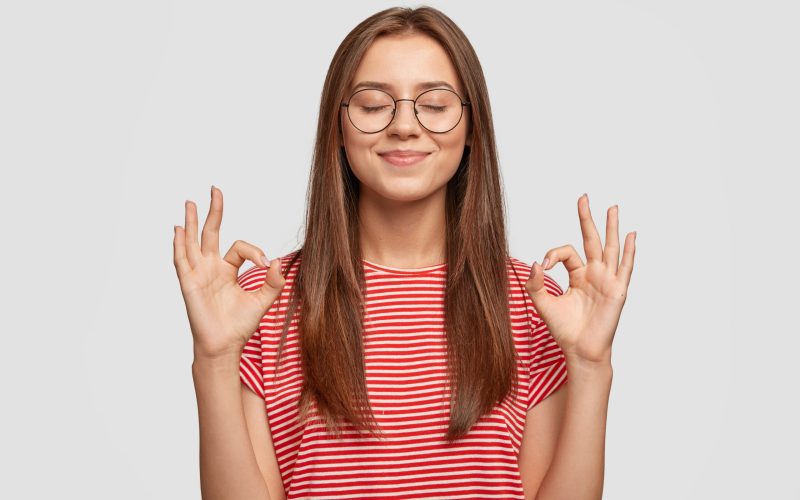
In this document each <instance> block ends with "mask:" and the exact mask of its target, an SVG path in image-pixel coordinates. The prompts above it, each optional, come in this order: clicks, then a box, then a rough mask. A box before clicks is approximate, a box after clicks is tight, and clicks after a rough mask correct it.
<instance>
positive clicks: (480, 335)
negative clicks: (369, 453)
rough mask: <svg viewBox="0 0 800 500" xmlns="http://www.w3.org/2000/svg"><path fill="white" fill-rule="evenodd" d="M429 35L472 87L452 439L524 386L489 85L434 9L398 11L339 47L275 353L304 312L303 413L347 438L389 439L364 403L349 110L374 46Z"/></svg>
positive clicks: (459, 216)
mask: <svg viewBox="0 0 800 500" xmlns="http://www.w3.org/2000/svg"><path fill="white" fill-rule="evenodd" d="M414 33H419V34H425V35H428V36H430V37H432V38H434V39H435V40H436V41H438V42H439V43H440V44H441V46H442V47H443V48H444V50H445V51H446V52H447V54H448V55H449V57H450V59H451V61H452V62H453V65H454V66H455V68H456V71H457V73H458V74H459V76H460V78H461V81H462V82H463V85H464V92H465V94H466V95H464V96H462V98H463V99H464V100H465V101H470V102H471V103H472V105H471V109H470V111H469V113H468V115H465V116H468V117H469V120H470V123H469V127H470V133H471V134H472V143H471V146H467V147H465V150H464V155H463V157H462V160H461V163H460V165H459V167H458V169H457V171H456V173H455V175H454V176H453V178H452V179H451V180H450V181H449V182H448V184H447V187H446V203H445V211H446V214H445V217H446V231H447V234H446V255H447V268H446V269H447V280H446V288H445V320H444V324H445V331H446V339H447V351H448V373H449V380H450V386H451V399H450V409H451V411H450V424H449V429H448V431H447V434H446V438H447V439H448V440H450V441H452V440H455V439H457V438H459V437H461V436H463V435H464V434H465V433H466V432H467V431H469V429H470V428H471V427H472V425H473V424H474V423H475V422H476V421H477V420H478V419H479V418H480V417H481V416H482V415H484V414H487V413H489V412H490V411H491V410H492V408H493V407H494V406H495V404H497V403H498V402H500V401H502V400H503V399H504V398H505V397H506V395H507V394H508V392H509V391H510V390H513V391H515V393H516V389H517V384H518V379H517V371H516V362H517V357H516V351H515V349H514V343H513V338H512V333H511V324H510V316H509V310H508V268H507V265H508V262H509V257H508V244H507V240H506V231H505V207H504V203H503V193H502V186H501V178H500V171H499V166H498V159H497V154H496V145H495V138H494V129H493V125H492V119H491V109H490V107H489V99H488V92H487V89H486V81H485V79H484V76H483V70H482V69H481V65H480V62H479V61H478V57H477V54H476V53H475V50H474V49H473V47H472V45H471V44H470V43H469V41H468V40H467V37H466V36H465V35H464V33H463V32H462V31H461V29H459V28H458V26H456V24H455V23H454V22H453V21H452V20H451V19H450V18H449V17H447V16H446V15H445V14H443V13H442V12H440V11H439V10H437V9H434V8H432V7H427V6H422V7H419V8H415V9H411V8H401V7H394V8H389V9H386V10H383V11H380V12H378V13H376V14H374V15H372V16H370V17H368V18H367V19H365V20H364V21H362V22H361V23H360V24H359V25H358V26H356V27H355V28H354V29H353V30H352V31H351V32H350V33H349V34H348V35H347V37H346V38H345V39H344V40H343V41H342V43H341V45H340V46H339V48H338V49H337V50H336V53H335V55H334V56H333V60H332V61H331V64H330V67H329V68H328V74H327V76H326V78H325V84H324V87H323V89H322V98H321V103H320V109H319V122H318V126H317V137H316V145H315V148H314V155H313V159H312V168H311V174H310V178H309V185H308V195H307V196H308V197H307V206H306V214H305V217H306V230H305V241H304V242H303V246H302V248H301V249H300V250H298V251H297V252H296V255H295V256H294V259H292V260H291V262H290V263H289V264H288V266H287V271H288V270H290V269H292V266H294V265H295V262H297V258H298V257H299V256H300V254H301V253H302V258H300V259H299V262H298V264H297V265H298V269H297V274H296V276H295V281H294V286H293V287H292V296H291V299H290V301H289V307H288V312H287V316H286V323H285V324H284V328H283V334H282V336H281V342H280V345H279V348H278V357H280V353H281V350H282V347H283V343H284V340H285V336H286V331H287V330H288V325H289V323H290V322H291V319H292V316H293V315H294V313H295V311H296V309H297V307H298V305H299V307H300V309H301V311H302V314H300V317H299V320H298V329H299V335H300V341H299V342H300V351H301V355H300V358H301V365H302V370H303V379H304V380H303V386H302V389H301V395H300V402H299V406H300V415H301V418H302V419H305V418H306V417H307V414H308V410H309V408H310V406H311V405H312V403H316V406H317V410H318V413H319V416H320V417H321V418H322V420H323V421H324V422H325V425H326V428H327V429H328V431H329V432H332V433H333V434H335V435H336V436H340V435H341V434H340V432H341V429H339V426H338V422H337V421H340V420H344V421H347V422H350V423H351V424H353V425H354V426H355V427H356V429H358V430H365V429H366V430H369V431H371V432H373V433H376V434H378V435H382V433H381V432H380V429H379V428H378V426H377V424H376V422H375V420H374V414H373V413H372V411H371V408H370V405H369V400H368V396H367V389H366V380H365V373H364V354H363V346H362V334H363V329H362V327H363V323H362V319H363V318H362V311H363V309H362V307H363V290H364V275H363V268H362V261H361V250H360V245H359V221H358V196H359V184H358V180H357V179H356V177H355V175H354V174H353V173H352V172H351V170H350V166H349V164H348V162H347V158H346V155H345V154H344V146H343V141H342V135H341V121H340V119H341V114H340V103H341V102H343V101H344V100H345V99H346V98H347V96H346V95H345V94H346V92H347V90H348V85H349V83H350V82H349V79H350V78H351V77H352V75H354V74H355V70H356V68H357V67H358V64H359V62H360V61H361V59H362V57H363V55H364V53H365V52H366V50H367V49H368V48H369V46H370V45H371V44H372V42H373V41H374V40H375V39H376V38H378V37H380V36H385V35H402V34H414Z"/></svg>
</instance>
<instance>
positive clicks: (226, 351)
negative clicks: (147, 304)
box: [173, 186, 286, 359]
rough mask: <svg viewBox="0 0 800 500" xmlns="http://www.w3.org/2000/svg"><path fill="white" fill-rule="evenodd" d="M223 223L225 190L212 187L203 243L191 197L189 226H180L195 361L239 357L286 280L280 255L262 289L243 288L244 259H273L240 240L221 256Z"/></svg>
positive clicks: (177, 242)
mask: <svg viewBox="0 0 800 500" xmlns="http://www.w3.org/2000/svg"><path fill="white" fill-rule="evenodd" d="M221 223H222V191H220V190H219V188H215V187H213V186H212V188H211V205H210V207H209V211H208V217H207V218H206V222H205V224H204V225H203V234H202V244H198V242H197V206H196V205H195V204H194V203H193V202H191V201H189V200H187V201H186V229H185V230H184V229H183V228H182V227H180V226H175V238H174V240H173V246H174V263H175V269H176V271H177V273H178V280H179V281H180V286H181V293H182V294H183V300H184V302H185V303H186V312H187V314H188V316H189V325H190V327H191V330H192V336H193V337H194V354H195V359H197V358H198V357H205V358H218V357H222V356H233V357H236V358H238V357H239V356H240V355H241V351H242V349H243V348H244V345H245V344H246V343H247V340H248V339H249V338H250V335H252V334H253V332H255V331H256V329H258V325H259V323H260V321H261V318H262V317H263V315H264V313H265V312H266V311H267V309H269V307H270V306H271V305H272V303H273V302H275V299H276V298H277V297H278V296H279V295H280V292H281V290H282V289H283V286H284V285H285V284H286V280H285V278H284V277H283V276H282V275H281V270H280V269H281V266H280V259H274V260H273V261H272V263H271V265H269V269H268V271H267V277H266V281H265V282H264V284H263V286H262V287H261V288H260V289H259V290H257V291H255V292H248V291H246V290H244V289H243V288H242V287H241V286H239V283H238V282H237V277H238V273H239V268H240V267H241V266H242V264H243V263H244V261H245V260H250V261H252V262H253V263H255V264H256V265H259V266H264V267H267V265H268V263H267V260H266V257H265V256H264V252H262V251H261V249H259V248H258V247H256V246H254V245H251V244H250V243H247V242H244V241H241V240H237V241H236V242H234V244H233V245H232V246H231V248H230V250H228V253H226V254H225V257H224V258H221V257H220V254H219V228H220V224H221Z"/></svg>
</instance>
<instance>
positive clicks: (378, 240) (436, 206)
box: [340, 34, 471, 268]
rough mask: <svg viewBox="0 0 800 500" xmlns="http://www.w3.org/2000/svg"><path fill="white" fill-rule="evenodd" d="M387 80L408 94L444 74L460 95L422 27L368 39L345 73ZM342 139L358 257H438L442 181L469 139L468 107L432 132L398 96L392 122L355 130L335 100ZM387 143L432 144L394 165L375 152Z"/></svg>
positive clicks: (408, 262) (407, 262)
mask: <svg viewBox="0 0 800 500" xmlns="http://www.w3.org/2000/svg"><path fill="white" fill-rule="evenodd" d="M366 80H370V81H379V82H385V83H388V84H390V85H391V88H390V89H389V90H388V91H389V93H390V94H391V95H393V96H394V98H395V99H414V98H416V97H417V96H418V95H419V94H420V93H421V92H422V91H423V90H427V89H425V88H418V86H417V85H418V83H419V82H426V81H434V80H443V81H446V82H448V83H450V84H451V85H452V86H453V87H454V88H455V89H456V92H457V93H458V94H459V95H460V96H461V97H462V100H463V99H464V95H465V93H464V89H463V86H462V84H461V82H460V81H459V78H458V73H457V72H456V69H455V67H454V66H453V64H452V63H451V62H450V58H449V57H448V56H447V53H446V52H445V51H444V49H443V48H442V47H441V46H440V45H439V44H438V43H437V42H436V41H435V40H434V39H432V38H430V37H428V36H426V35H420V34H415V35H402V36H390V37H381V38H379V39H377V40H375V42H374V43H373V44H372V45H371V46H370V48H369V49H368V50H367V52H366V53H365V55H364V58H363V59H362V60H361V63H360V64H359V66H358V68H357V69H356V71H355V74H354V75H353V78H352V79H351V81H350V89H349V90H350V92H348V94H347V95H348V97H347V98H345V99H348V98H349V96H350V95H352V92H353V91H354V88H353V85H355V84H357V83H359V82H362V81H366ZM340 120H341V123H342V130H343V142H344V147H345V152H346V154H347V159H348V161H349V163H350V166H351V169H352V171H353V173H354V174H355V176H356V177H357V178H358V180H359V182H360V185H361V191H360V193H361V194H360V200H359V206H358V211H359V217H360V219H361V223H362V226H361V248H362V256H363V258H364V259H366V260H369V261H371V262H376V263H380V264H384V265H387V266H391V267H400V268H416V267H426V266H431V265H436V264H440V263H443V262H444V261H445V236H444V235H445V189H446V185H447V182H448V181H449V180H450V179H451V178H452V177H453V175H454V174H455V172H456V170H457V168H458V165H459V162H460V161H461V157H462V155H463V153H464V146H465V145H469V144H470V142H471V140H470V137H468V124H469V120H470V113H469V107H465V108H464V114H463V116H462V117H461V121H460V122H459V123H458V125H457V126H456V127H455V128H454V129H453V130H450V131H449V132H445V133H443V134H435V133H432V132H429V131H428V130H426V129H425V128H424V127H423V126H422V125H420V124H419V122H418V121H417V119H416V118H415V116H414V109H413V106H412V103H411V102H408V101H403V102H399V103H398V104H397V111H396V113H395V116H394V119H393V120H392V122H391V124H390V125H389V126H388V127H387V128H386V129H384V130H383V131H381V132H378V133H375V134H366V133H363V132H361V131H360V130H358V129H357V128H355V127H354V126H353V124H352V123H351V122H350V119H349V118H348V117H347V111H346V108H342V111H341V114H340ZM391 149H414V150H419V151H431V152H432V154H430V155H428V157H427V158H426V159H425V160H423V161H422V162H421V163H419V164H417V165H414V166H412V167H410V168H408V167H406V168H398V167H395V166H393V165H391V164H389V163H387V162H386V161H385V160H384V159H382V158H381V157H379V156H378V152H381V151H386V150H391Z"/></svg>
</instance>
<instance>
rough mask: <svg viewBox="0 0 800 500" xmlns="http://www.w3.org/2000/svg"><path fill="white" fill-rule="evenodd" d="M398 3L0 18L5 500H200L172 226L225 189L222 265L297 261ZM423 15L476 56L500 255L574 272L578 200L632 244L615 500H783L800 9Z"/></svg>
mask: <svg viewBox="0 0 800 500" xmlns="http://www.w3.org/2000/svg"><path fill="white" fill-rule="evenodd" d="M392 5H394V4H390V3H384V2H332V3H325V4H322V3H320V4H319V5H316V6H310V5H308V4H305V3H297V4H292V3H289V2H282V3H280V4H278V3H272V2H241V1H231V2H208V1H192V2H190V1H165V0H159V1H152V0H150V1H142V0H139V1H135V2H134V1H126V2H121V1H94V2H90V1H73V2H56V1H50V2H42V1H30V0H28V1H25V2H11V1H8V2H3V3H2V7H0V72H1V73H0V167H2V170H0V171H1V172H2V188H3V192H2V195H1V196H0V203H2V205H1V206H0V208H1V209H2V212H1V213H2V217H3V228H4V237H3V240H2V247H1V248H2V259H1V260H0V262H2V280H1V281H2V294H3V301H2V304H3V313H2V315H0V316H1V317H2V340H3V344H2V349H0V352H1V353H2V363H0V370H2V371H1V372H0V384H2V387H0V389H2V400H3V403H2V407H3V411H2V412H1V413H0V415H1V416H0V418H2V426H0V433H1V434H0V443H1V444H0V454H1V455H0V458H2V461H3V471H4V472H3V477H2V480H0V497H2V498H14V499H34V498H36V499H39V498H70V499H72V498H75V499H78V498H80V499H106V498H115V499H143V498H147V499H150V498H152V499H162V498H163V499H177V498H181V499H183V498H186V499H190V498H199V496H200V493H199V491H200V490H199V472H198V429H197V408H196V402H195V395H194V387H193V383H192V378H191V361H192V340H191V333H190V330H189V327H188V322H187V319H186V313H185V310H184V306H183V300H182V297H181V294H180V290H179V287H178V281H177V278H176V275H175V269H174V267H173V263H172V237H173V225H174V224H181V225H182V224H183V207H184V200H185V199H187V198H188V199H192V200H195V201H196V202H197V203H198V205H199V213H200V215H201V217H202V218H203V220H204V218H205V214H206V211H207V209H208V202H209V188H210V186H211V184H216V185H218V186H220V187H221V188H222V190H223V192H224V196H225V215H224V220H223V225H222V242H221V243H222V249H223V252H224V251H225V250H227V248H228V247H229V246H230V245H231V244H232V243H233V241H234V240H236V239H243V240H246V241H249V242H251V243H254V244H256V245H259V246H260V247H261V248H263V249H264V250H265V251H266V253H267V255H268V256H269V257H270V258H272V257H276V256H279V255H284V254H286V253H288V252H289V251H292V250H293V249H295V248H297V246H298V245H299V244H300V243H301V241H300V239H301V238H302V235H303V232H302V231H303V227H302V225H303V213H304V201H305V194H306V191H305V190H306V183H307V180H308V174H309V167H310V160H311V151H312V145H313V140H314V133H315V130H316V119H317V111H318V107H319V98H320V92H321V89H322V83H323V79H324V77H325V73H326V71H327V68H328V65H329V63H330V59H331V57H332V55H333V53H334V51H335V49H336V47H337V46H338V44H339V43H340V42H341V40H342V39H343V37H344V36H345V35H346V34H347V33H348V32H349V31H350V30H351V29H352V28H353V27H354V26H355V25H356V24H357V23H358V22H360V21H361V20H362V19H364V18H366V17H367V16H369V15H371V14H372V13H374V12H377V11H378V10H381V9H383V8H385V7H389V6H392ZM409 5H410V6H416V5H418V4H409ZM430 5H433V6H435V7H438V8H440V9H442V10H443V11H444V12H445V13H446V14H448V15H449V16H450V17H451V18H452V19H453V20H454V21H455V22H456V23H457V24H458V25H459V26H460V27H461V28H462V29H463V30H464V31H465V33H466V34H467V36H468V37H469V38H470V40H471V42H472V44H473V45H474V47H475V49H476V51H477V52H478V55H479V57H480V59H481V63H482V66H483V69H484V72H485V75H486V79H487V81H488V86H489V92H490V97H491V107H492V110H493V113H494V120H495V127H496V132H497V138H498V141H499V147H500V160H501V168H502V175H503V179H504V184H505V196H506V202H507V205H508V216H509V233H510V239H511V249H512V255H514V256H515V257H517V258H519V259H521V260H524V261H526V262H527V263H532V262H533V261H534V260H539V261H541V258H542V256H543V255H544V253H545V252H546V251H547V250H548V249H549V248H553V247H556V246H560V245H564V244H572V245H574V246H575V247H576V248H577V249H578V250H579V252H580V253H581V255H582V256H584V254H583V248H582V240H581V235H580V228H579V225H578V217H577V200H578V197H579V196H580V195H581V194H582V193H584V192H588V193H589V197H590V202H591V208H592V212H593V215H594V217H595V221H596V223H597V225H598V229H599V230H600V232H601V235H604V230H605V229H604V228H605V211H606V209H607V208H608V207H609V206H610V205H613V204H614V203H619V206H620V232H621V235H624V234H627V232H629V231H634V230H636V231H638V238H637V254H636V264H635V270H634V273H633V278H632V282H631V286H630V290H629V298H628V301H627V303H626V305H625V309H624V311H623V316H622V321H621V323H620V325H619V328H618V330H617V334H616V337H615V341H614V357H613V365H614V383H613V387H612V393H611V400H610V407H609V417H608V432H607V445H606V452H607V455H606V456H607V461H606V482H605V498H607V499H612V500H615V499H643V498H647V499H652V500H661V499H664V500H666V499H669V500H677V499H709V498H714V499H753V498H765V499H766V498H768V499H772V500H776V499H798V498H800V484H798V481H797V473H798V469H800V459H799V458H798V449H800V448H799V447H800V431H798V422H800V407H799V405H798V392H799V391H798V389H797V385H798V384H797V382H798V380H800V376H799V375H800V369H798V349H800V342H798V329H797V326H796V323H795V318H796V311H797V302H798V298H800V297H798V293H797V283H798V278H800V276H798V274H799V273H798V265H797V258H796V252H797V248H798V245H797V244H798V235H797V231H798V210H797V208H796V205H795V201H794V199H795V194H796V190H797V187H798V182H797V176H796V171H797V169H798V167H800V161H799V160H800V158H799V156H800V155H799V154H798V138H799V137H800V134H799V133H800V105H799V104H800V99H799V98H798V95H799V93H798V89H800V65H799V64H798V61H800V56H799V55H798V52H799V51H798V47H800V30H798V21H800V15H798V14H800V10H799V9H798V4H797V3H795V2H790V1H786V2H777V1H759V2H756V1H752V2H743V1H721V0H720V1H697V0H692V1H674V0H673V1H662V2H654V1H619V0H617V1H606V2H592V1H576V2H533V3H530V2H528V3H526V4H524V5H523V4H522V3H521V2H514V3H510V2H509V3H504V2H497V1H495V2H490V3H489V4H487V3H485V2H480V3H477V2H476V3H465V2H432V3H431V4H430ZM623 237H624V236H623ZM245 265H246V266H247V267H249V266H250V265H251V263H249V262H248V263H246V264H245ZM550 275H551V276H553V277H554V278H556V279H557V281H558V282H559V283H560V284H562V285H563V287H564V288H566V286H567V285H568V282H567V281H568V280H567V275H566V271H565V269H564V268H563V267H558V268H556V269H554V270H552V271H551V272H550Z"/></svg>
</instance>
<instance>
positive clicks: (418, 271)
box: [361, 258, 447, 274]
mask: <svg viewBox="0 0 800 500" xmlns="http://www.w3.org/2000/svg"><path fill="white" fill-rule="evenodd" d="M361 261H362V262H363V263H364V265H365V266H367V267H371V268H373V269H377V270H379V271H385V272H389V273H396V274H425V273H430V272H433V271H438V270H441V269H444V268H446V267H447V262H443V263H441V264H435V265H432V266H426V267H411V268H408V267H391V266H385V265H383V264H378V263H375V262H370V261H368V260H367V259H363V258H362V259H361Z"/></svg>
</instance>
